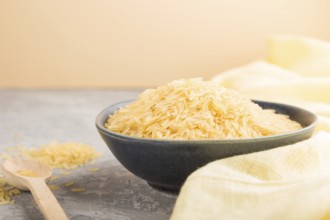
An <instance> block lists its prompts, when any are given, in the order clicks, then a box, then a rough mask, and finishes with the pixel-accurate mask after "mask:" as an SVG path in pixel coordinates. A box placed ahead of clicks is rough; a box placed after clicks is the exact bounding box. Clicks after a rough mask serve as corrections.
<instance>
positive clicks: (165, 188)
mask: <svg viewBox="0 0 330 220" xmlns="http://www.w3.org/2000/svg"><path fill="white" fill-rule="evenodd" d="M147 183H148V184H149V186H151V187H152V188H154V189H156V190H158V191H162V192H165V193H170V194H178V193H179V191H180V188H181V187H180V186H173V185H163V184H158V183H152V182H147Z"/></svg>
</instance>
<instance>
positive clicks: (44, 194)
mask: <svg viewBox="0 0 330 220" xmlns="http://www.w3.org/2000/svg"><path fill="white" fill-rule="evenodd" d="M29 179H30V180H29V181H28V184H27V187H28V188H29V189H30V191H31V193H32V195H33V197H34V200H35V201H36V203H37V205H38V206H39V208H40V210H41V212H42V214H43V215H44V217H45V219H47V220H66V219H68V217H67V216H66V214H65V212H64V211H63V209H62V207H61V206H60V204H59V203H58V201H57V200H56V198H55V196H54V194H53V193H52V192H51V191H50V189H49V187H48V186H47V185H46V183H45V181H44V179H41V178H33V179H32V178H29Z"/></svg>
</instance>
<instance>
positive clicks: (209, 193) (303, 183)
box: [171, 36, 330, 220]
mask: <svg viewBox="0 0 330 220" xmlns="http://www.w3.org/2000/svg"><path fill="white" fill-rule="evenodd" d="M267 53H268V54H267V60H266V61H257V62H254V63H252V64H249V65H246V66H243V67H240V68H237V69H233V70H229V71H226V72H224V73H221V74H219V75H217V76H216V77H214V79H213V80H215V81H218V82H219V84H220V85H223V86H226V87H228V88H232V89H235V90H238V91H240V92H242V93H243V94H245V95H246V96H248V97H250V98H253V99H259V100H268V101H278V102H281V103H288V104H292V105H298V106H301V107H304V108H306V109H309V110H311V111H313V112H314V113H316V114H317V115H318V118H319V123H318V126H317V129H316V131H315V134H314V135H313V136H312V137H311V138H310V139H308V140H305V141H302V142H298V143H296V144H293V145H288V146H283V147H279V148H275V149H271V150H267V151H262V152H257V153H252V154H247V155H240V156H236V157H231V158H227V159H222V160H218V161H215V162H212V163H210V164H208V165H206V166H204V167H202V168H200V169H199V170H197V171H195V172H194V173H192V174H191V175H190V176H189V177H188V179H187V180H186V182H185V183H184V185H183V187H182V189H181V191H180V194H179V196H178V199H177V201H176V204H175V207H174V210H173V213H172V216H171V219H172V220H181V219H189V220H194V219H210V220H212V219H234V220H236V219H253V220H259V219H260V220H261V219H262V220H265V219H274V220H275V219H281V220H282V219H283V220H285V219H287V220H295V219H297V220H298V219H299V220H304V219H306V220H314V219H315V220H316V219H330V71H329V70H330V59H328V57H330V44H329V43H327V42H322V41H318V40H314V39H308V38H301V37H291V36H275V37H272V38H271V39H270V42H269V47H268V51H267ZM326 60H328V61H329V62H326ZM315 63H318V64H320V65H318V66H315ZM307 70H308V71H307ZM293 71H294V72H293Z"/></svg>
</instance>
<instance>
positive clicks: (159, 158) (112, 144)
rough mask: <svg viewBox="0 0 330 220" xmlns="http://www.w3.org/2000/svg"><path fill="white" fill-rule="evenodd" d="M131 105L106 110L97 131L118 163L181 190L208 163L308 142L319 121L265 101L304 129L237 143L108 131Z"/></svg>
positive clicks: (155, 183) (152, 181)
mask: <svg viewBox="0 0 330 220" xmlns="http://www.w3.org/2000/svg"><path fill="white" fill-rule="evenodd" d="M129 102H131V101H126V102H121V103H118V104H114V105H112V106H109V107H107V108H106V109H104V110H103V111H102V112H101V113H100V114H99V115H98V116H97V118H96V127H97V129H98V131H99V133H100V135H101V137H102V138H103V140H104V141H105V143H106V144H107V145H108V147H109V148H110V150H111V152H112V153H113V154H114V155H115V157H116V158H117V159H118V161H119V162H120V163H121V164H122V165H123V166H124V167H126V168H127V169H128V170H129V171H130V172H132V173H133V174H135V175H136V176H138V177H140V178H142V179H144V180H146V181H147V182H148V183H149V184H150V185H151V186H154V187H156V188H162V189H167V190H179V189H180V187H181V185H182V184H183V182H184V181H185V180H186V178H187V177H188V175H189V174H191V173H192V172H193V171H195V170H196V169H198V168H199V167H202V166H204V165H206V164H207V163H209V162H211V161H214V160H217V159H222V158H226V157H231V156H235V155H241V154H247V153H252V152H257V151H262V150H268V149H271V148H275V147H279V146H284V145H288V144H293V143H296V142H298V141H302V140H304V139H307V138H309V137H310V136H311V135H312V133H313V130H314V128H315V124H316V120H317V117H316V116H315V115H314V114H313V113H311V112H309V111H306V110H304V109H301V108H298V107H294V106H289V105H284V104H278V103H271V102H263V101H254V102H255V103H257V104H258V105H260V106H261V107H262V108H264V109H274V110H275V111H276V112H277V113H281V114H286V115H289V117H290V118H291V119H292V120H294V121H297V122H299V123H300V124H301V125H302V127H303V128H302V129H300V130H296V131H293V132H290V133H285V134H280V135H273V136H266V137H260V138H251V139H236V140H195V141H194V140H188V141H185V140H164V139H146V138H137V137H132V136H125V135H121V134H119V133H114V132H112V131H109V130H108V129H106V128H105V127H104V124H105V122H106V120H107V118H108V117H109V115H111V114H113V113H114V112H115V111H116V110H117V109H119V108H120V107H123V106H125V105H126V104H128V103H129Z"/></svg>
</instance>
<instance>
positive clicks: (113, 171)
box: [0, 90, 176, 220]
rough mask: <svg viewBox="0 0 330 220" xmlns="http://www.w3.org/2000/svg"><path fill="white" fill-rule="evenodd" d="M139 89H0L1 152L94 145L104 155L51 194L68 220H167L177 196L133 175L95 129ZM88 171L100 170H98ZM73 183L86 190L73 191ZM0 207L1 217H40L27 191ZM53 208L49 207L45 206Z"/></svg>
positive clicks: (64, 177)
mask: <svg viewBox="0 0 330 220" xmlns="http://www.w3.org/2000/svg"><path fill="white" fill-rule="evenodd" d="M140 92H141V91H138V90H135V91H134V90H133V91H121V90H0V152H4V151H5V149H6V147H10V146H17V145H22V146H26V147H36V146H40V145H42V144H47V143H49V142H50V141H54V140H55V141H58V142H65V141H75V142H81V143H85V144H89V145H92V146H94V147H95V148H96V149H97V150H98V151H99V152H101V153H102V154H103V156H102V157H101V158H100V159H98V160H97V161H96V163H95V164H93V165H89V166H87V167H82V168H78V169H75V170H74V171H73V172H72V173H71V174H69V175H64V174H60V170H55V172H54V173H55V175H57V176H59V178H58V179H56V180H53V184H56V185H58V186H60V189H58V190H55V191H54V194H55V196H56V197H57V198H58V200H59V202H60V204H61V205H62V207H63V209H64V210H65V212H66V213H67V215H68V216H69V217H70V219H72V220H73V219H81V220H85V219H120V220H126V219H127V220H129V219H132V220H133V219H139V220H140V219H141V220H158V219H159V220H160V219H168V218H169V216H170V214H171V211H172V208H173V205H174V202H175V199H176V195H174V194H169V193H164V192H160V191H157V190H155V189H153V188H152V187H150V186H149V185H148V184H147V183H146V182H145V181H143V180H141V179H139V178H138V177H136V176H134V175H133V174H131V173H130V172H129V171H127V170H126V169H125V168H124V167H122V166H121V165H120V164H119V162H118V161H117V160H116V159H115V158H114V156H113V155H112V154H111V153H110V151H109V149H108V148H107V147H106V145H105V144H104V143H103V141H102V140H101V138H100V136H99V134H98V133H97V131H96V128H95V125H94V121H95V117H96V115H97V114H98V112H99V111H101V109H103V108H104V107H106V106H108V105H111V104H113V103H115V102H119V101H123V100H128V99H134V98H136V97H137V95H138V94H139V93H140ZM88 167H100V168H101V170H100V171H98V172H90V171H88ZM70 181H74V182H75V185H76V186H77V187H84V188H86V191H84V192H79V193H78V192H71V191H70V190H68V189H66V188H65V186H64V183H66V182H70ZM15 200H16V203H15V204H13V205H1V206H0V219H8V220H11V219H31V220H38V219H43V217H42V215H41V213H40V212H39V210H38V208H37V206H36V204H35V203H34V201H33V198H32V196H31V194H30V193H27V192H25V193H22V194H21V195H18V196H16V197H15ZM49 208H50V209H51V207H49Z"/></svg>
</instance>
